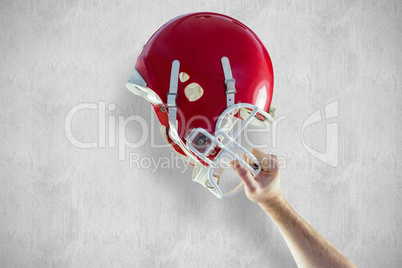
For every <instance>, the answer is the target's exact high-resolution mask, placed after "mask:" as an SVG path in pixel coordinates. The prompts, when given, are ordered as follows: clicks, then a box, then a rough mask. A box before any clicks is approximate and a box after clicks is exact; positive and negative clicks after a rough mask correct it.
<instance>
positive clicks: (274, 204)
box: [258, 192, 286, 214]
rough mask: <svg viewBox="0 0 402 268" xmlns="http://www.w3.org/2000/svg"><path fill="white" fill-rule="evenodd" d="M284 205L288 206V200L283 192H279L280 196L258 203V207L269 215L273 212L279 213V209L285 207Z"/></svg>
mask: <svg viewBox="0 0 402 268" xmlns="http://www.w3.org/2000/svg"><path fill="white" fill-rule="evenodd" d="M284 204H286V199H285V197H284V196H283V194H282V192H279V193H278V194H276V195H274V196H272V197H270V198H268V199H266V200H263V201H261V202H258V205H259V206H260V207H261V208H262V209H263V210H264V211H265V212H267V213H268V214H269V213H270V212H272V211H277V210H278V208H280V207H283V206H284Z"/></svg>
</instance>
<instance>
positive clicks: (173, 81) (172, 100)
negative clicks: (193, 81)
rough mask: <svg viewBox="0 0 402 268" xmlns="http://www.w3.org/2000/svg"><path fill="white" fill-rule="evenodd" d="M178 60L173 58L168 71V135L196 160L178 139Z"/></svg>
mask: <svg viewBox="0 0 402 268" xmlns="http://www.w3.org/2000/svg"><path fill="white" fill-rule="evenodd" d="M179 71H180V62H179V61H178V60H174V61H173V62H172V70H171V72H170V85H169V93H168V94H167V104H166V107H167V108H168V116H169V137H170V138H171V139H172V140H173V141H174V142H175V143H176V144H177V145H178V146H179V147H180V148H181V149H182V150H183V152H184V153H185V154H186V155H187V156H188V157H189V158H190V159H191V160H192V161H191V162H192V163H194V162H198V159H197V158H196V157H195V156H194V155H193V154H192V153H191V152H190V151H189V150H188V149H187V147H186V145H185V144H184V143H183V141H182V140H181V139H180V136H179V133H178V130H177V129H178V127H177V104H176V99H177V87H178V83H179V81H178V80H179Z"/></svg>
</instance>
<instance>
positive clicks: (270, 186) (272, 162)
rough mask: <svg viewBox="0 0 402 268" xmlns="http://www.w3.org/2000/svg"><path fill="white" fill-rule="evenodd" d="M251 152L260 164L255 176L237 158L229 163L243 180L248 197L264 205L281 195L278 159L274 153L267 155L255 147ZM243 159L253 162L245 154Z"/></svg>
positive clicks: (249, 162)
mask: <svg viewBox="0 0 402 268" xmlns="http://www.w3.org/2000/svg"><path fill="white" fill-rule="evenodd" d="M251 153H252V154H253V155H254V156H255V157H256V158H257V159H258V161H259V162H260V164H261V172H260V173H259V174H258V175H257V176H256V177H253V176H252V175H251V173H250V172H249V171H248V169H247V168H246V167H244V166H242V165H241V164H240V162H239V161H237V160H234V161H232V162H231V163H230V165H231V166H232V168H233V169H234V170H235V171H236V173H237V174H238V175H239V177H240V178H241V179H242V180H243V182H244V185H245V192H246V195H247V197H248V199H250V200H251V201H253V202H256V203H259V204H260V205H262V204H264V205H266V204H269V203H270V202H271V201H274V200H275V199H277V198H279V197H281V196H282V192H281V189H280V178H279V165H278V160H277V157H276V156H275V155H273V154H269V155H267V154H265V153H263V152H261V151H260V150H257V149H252V150H251ZM243 159H244V160H245V161H246V162H247V163H248V164H250V165H253V164H254V162H253V161H252V160H251V159H250V158H249V157H247V156H246V155H244V156H243Z"/></svg>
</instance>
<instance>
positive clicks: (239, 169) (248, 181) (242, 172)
mask: <svg viewBox="0 0 402 268" xmlns="http://www.w3.org/2000/svg"><path fill="white" fill-rule="evenodd" d="M230 166H231V167H232V168H233V169H234V171H236V173H237V175H239V177H240V179H242V181H243V182H244V184H245V185H246V186H247V187H248V188H249V189H254V188H255V186H254V183H255V179H254V178H253V176H251V174H250V172H249V171H248V169H247V168H246V167H244V166H242V165H241V164H240V162H239V161H237V160H233V161H232V162H230Z"/></svg>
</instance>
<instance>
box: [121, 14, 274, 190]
mask: <svg viewBox="0 0 402 268" xmlns="http://www.w3.org/2000/svg"><path fill="white" fill-rule="evenodd" d="M273 83H274V78H273V69H272V63H271V59H270V57H269V54H268V52H267V50H266V49H265V47H264V45H263V44H262V42H261V40H260V39H259V38H258V37H257V35H256V34H255V33H253V32H252V31H251V30H250V29H249V28H248V27H247V26H245V25H244V24H243V23H241V22H239V21H237V20H235V19H233V18H231V17H228V16H225V15H221V14H217V13H210V12H203V13H192V14H186V15H182V16H179V17H176V18H174V19H172V20H170V21H169V22H167V23H166V24H165V25H163V26H162V27H161V28H160V29H159V30H158V31H156V32H155V33H154V34H153V35H152V37H151V38H150V39H149V41H148V42H147V43H146V45H145V46H144V48H143V50H142V52H141V54H140V55H139V57H138V59H137V62H136V65H135V69H134V71H133V72H132V74H131V76H130V78H129V80H128V82H126V87H127V88H128V89H129V90H130V91H131V92H133V93H134V94H136V95H139V96H142V97H144V98H145V99H146V100H147V101H149V102H150V104H151V105H152V106H153V108H154V110H155V113H156V115H157V117H158V119H159V122H160V130H161V134H162V136H163V137H164V138H165V140H166V142H167V143H168V144H170V145H171V148H172V149H173V150H174V151H175V152H177V153H178V154H179V155H180V156H182V157H183V158H185V159H186V160H187V161H188V162H190V163H191V164H192V165H194V166H195V168H194V172H193V180H194V181H196V182H198V183H200V184H202V185H203V186H205V187H207V188H208V189H209V190H210V191H211V192H212V193H213V194H214V195H215V196H217V197H218V198H228V197H231V196H234V195H235V194H236V193H238V192H239V190H240V189H242V187H243V183H242V181H241V180H240V179H239V181H238V182H240V183H239V184H236V186H235V187H233V189H230V190H228V191H226V192H225V191H224V190H223V189H221V187H220V184H219V182H220V180H221V181H222V178H220V177H221V175H222V172H223V168H222V163H226V164H227V163H229V162H228V161H227V159H229V158H231V159H236V160H238V161H240V162H241V164H242V165H244V166H245V167H247V168H248V170H249V171H250V172H251V174H252V175H254V176H255V175H257V174H258V173H259V172H260V171H261V164H260V163H259V161H258V160H257V159H256V158H255V157H254V156H253V155H252V154H251V153H250V151H249V150H247V149H246V148H244V147H243V146H241V144H239V143H238V142H237V141H236V139H237V138H238V137H239V135H240V134H241V132H242V131H243V130H244V129H245V128H246V126H247V125H249V124H251V125H256V126H265V124H267V123H272V122H273V109H271V110H270V104H271V99H272V94H273V85H274V84H273ZM235 124H237V129H236V131H234V125H235ZM233 148H236V150H237V151H238V152H235V150H234V149H233ZM239 152H240V153H241V154H243V153H244V154H246V155H247V156H248V157H249V159H251V161H252V162H254V164H252V165H250V164H249V162H248V163H247V162H246V161H244V160H243V159H242V157H241V156H240V155H239ZM225 157H226V162H225V161H224V159H225Z"/></svg>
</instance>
